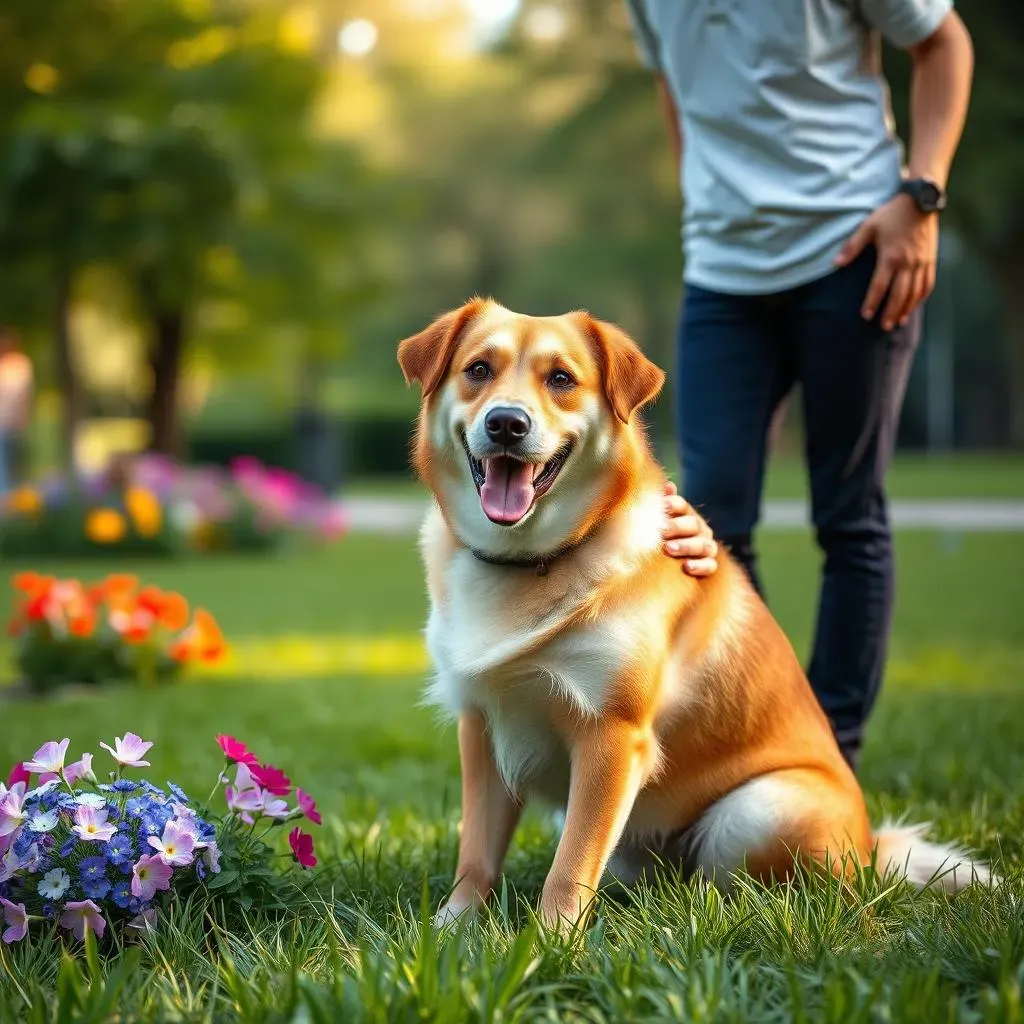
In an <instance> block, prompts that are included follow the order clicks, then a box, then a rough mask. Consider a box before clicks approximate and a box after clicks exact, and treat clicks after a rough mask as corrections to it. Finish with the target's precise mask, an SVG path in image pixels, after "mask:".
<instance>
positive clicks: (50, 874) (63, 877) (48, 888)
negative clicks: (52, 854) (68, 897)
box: [37, 868, 71, 900]
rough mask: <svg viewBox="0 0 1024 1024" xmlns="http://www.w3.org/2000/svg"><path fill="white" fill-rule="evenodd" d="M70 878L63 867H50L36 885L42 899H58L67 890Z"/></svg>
mask: <svg viewBox="0 0 1024 1024" xmlns="http://www.w3.org/2000/svg"><path fill="white" fill-rule="evenodd" d="M70 885H71V878H70V877H69V876H68V873H67V872H66V871H65V870H64V869H63V868H50V870H49V871H47V872H46V874H45V875H43V878H42V881H41V882H40V883H39V885H38V886H37V888H38V890H39V895H40V896H42V897H43V899H44V900H59V899H60V898H61V896H63V895H64V893H66V892H67V891H68V887H69V886H70Z"/></svg>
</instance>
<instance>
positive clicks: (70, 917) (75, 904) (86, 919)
mask: <svg viewBox="0 0 1024 1024" xmlns="http://www.w3.org/2000/svg"><path fill="white" fill-rule="evenodd" d="M60 926H61V928H67V929H68V931H70V932H71V934H72V935H74V937H75V938H76V939H78V940H79V942H81V941H84V939H85V933H86V931H87V930H88V931H91V932H95V933H96V938H98V939H102V938H103V933H104V932H105V931H106V930H107V922H106V921H104V920H103V915H102V914H101V913H100V908H99V907H97V906H96V904H95V903H93V901H92V900H73V901H72V902H70V903H65V904H64V913H63V914H61V915H60Z"/></svg>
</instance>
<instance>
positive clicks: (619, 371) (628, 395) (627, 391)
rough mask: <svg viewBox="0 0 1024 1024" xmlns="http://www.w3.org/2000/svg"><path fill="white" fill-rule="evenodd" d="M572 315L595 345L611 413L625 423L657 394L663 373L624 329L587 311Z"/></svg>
mask: <svg viewBox="0 0 1024 1024" xmlns="http://www.w3.org/2000/svg"><path fill="white" fill-rule="evenodd" d="M576 315H577V316H578V317H579V318H580V321H581V323H582V326H583V329H584V332H585V333H586V334H587V335H588V336H589V337H590V338H591V339H592V341H593V342H594V344H595V346H596V348H597V354H598V359H599V360H600V363H601V372H602V374H603V375H604V391H605V394H606V395H607V396H608V402H609V403H610V405H611V407H612V410H613V411H614V413H615V415H616V416H618V418H619V419H620V420H622V422H623V423H628V422H629V418H630V417H631V416H632V415H633V413H634V412H636V410H637V409H639V408H641V407H642V406H645V405H646V404H647V403H648V402H652V401H654V399H655V398H657V397H658V394H659V392H660V391H661V388H662V385H663V384H664V383H665V374H664V373H663V372H662V371H661V369H660V368H659V367H657V366H655V365H654V363H652V362H651V361H650V359H648V358H647V356H645V355H644V354H643V352H641V351H640V348H639V346H638V345H637V343H636V342H635V341H634V340H633V339H632V338H631V337H630V336H629V335H628V334H626V332H625V331H623V330H621V329H620V328H618V327H616V326H615V325H614V324H608V323H605V322H604V321H603V320H595V319H594V318H593V317H592V316H591V315H590V314H589V313H578V314H576Z"/></svg>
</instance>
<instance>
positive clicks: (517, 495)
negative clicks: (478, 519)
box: [480, 455, 534, 524]
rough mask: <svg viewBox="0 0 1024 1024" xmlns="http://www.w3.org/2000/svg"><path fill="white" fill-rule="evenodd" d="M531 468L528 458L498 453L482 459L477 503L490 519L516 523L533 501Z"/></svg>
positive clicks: (527, 510) (497, 521)
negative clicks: (524, 460)
mask: <svg viewBox="0 0 1024 1024" xmlns="http://www.w3.org/2000/svg"><path fill="white" fill-rule="evenodd" d="M533 469H534V467H533V466H532V465H531V464H530V463H528V462H519V461H518V460H516V459H509V458H506V457H505V456H504V455H499V456H497V457H496V458H493V459H484V473H485V474H486V475H485V478H484V482H483V486H482V487H481V488H480V504H481V505H482V506H483V510H484V515H486V516H487V518H488V519H490V520H491V522H492V523H506V524H508V523H518V522H519V520H520V519H522V518H523V516H525V515H526V513H527V512H529V511H530V506H531V505H532V504H533V495H534V490H533Z"/></svg>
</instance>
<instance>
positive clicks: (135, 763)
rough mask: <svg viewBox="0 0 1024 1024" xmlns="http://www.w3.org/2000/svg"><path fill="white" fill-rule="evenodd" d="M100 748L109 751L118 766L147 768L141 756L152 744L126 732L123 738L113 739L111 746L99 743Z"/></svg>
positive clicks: (146, 763)
mask: <svg viewBox="0 0 1024 1024" xmlns="http://www.w3.org/2000/svg"><path fill="white" fill-rule="evenodd" d="M100 746H101V747H103V749H104V750H109V751H110V753H111V754H112V755H113V758H114V760H115V761H117V763H118V764H120V765H124V766H125V767H131V768H148V767H149V762H148V761H143V760H142V755H143V754H145V753H146V751H147V750H149V748H150V747H151V746H153V744H152V743H149V742H147V741H146V740H144V739H143V738H142V737H141V736H136V735H135V733H133V732H126V733H125V734H124V736H123V737H121V736H117V737H115V738H114V745H113V746H110V744H109V743H101V744H100Z"/></svg>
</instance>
